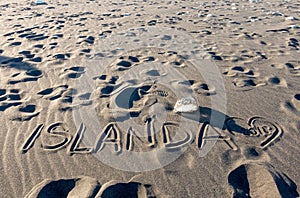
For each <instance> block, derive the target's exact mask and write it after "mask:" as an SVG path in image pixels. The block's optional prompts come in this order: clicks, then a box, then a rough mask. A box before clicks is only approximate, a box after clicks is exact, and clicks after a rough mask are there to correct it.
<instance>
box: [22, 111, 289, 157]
mask: <svg viewBox="0 0 300 198" xmlns="http://www.w3.org/2000/svg"><path fill="white" fill-rule="evenodd" d="M241 120H242V119H241V118H235V117H232V118H227V119H226V120H225V125H224V126H225V129H217V128H215V127H213V126H211V125H210V123H209V122H204V123H201V124H199V129H198V131H197V132H196V134H195V135H193V134H192V133H189V132H184V135H183V136H181V137H182V138H181V139H180V140H176V141H173V140H172V135H171V134H172V133H171V132H170V130H171V128H172V129H174V128H177V129H179V124H178V123H175V122H164V123H163V125H162V127H161V130H160V131H159V132H158V133H153V132H151V129H149V128H148V127H146V129H145V130H146V133H147V134H149V136H147V137H146V138H144V139H145V140H143V138H140V137H139V136H138V135H137V133H136V132H135V131H134V130H133V129H132V128H130V129H129V130H128V131H127V132H126V133H125V132H124V131H122V130H120V129H119V127H118V125H117V123H115V122H111V123H109V124H107V125H106V126H105V127H104V128H103V129H102V131H100V133H99V134H96V138H92V140H93V141H94V144H93V145H90V146H85V147H80V144H81V142H84V141H83V137H84V133H86V130H87V128H86V126H85V125H84V124H83V123H81V124H80V127H79V128H78V130H77V132H76V133H75V135H73V136H72V134H71V133H70V131H69V130H68V129H66V127H65V124H64V123H63V122H56V123H53V124H50V125H49V126H48V127H47V128H46V129H45V130H44V128H45V126H44V124H40V125H38V126H37V127H36V128H35V129H34V130H33V131H32V132H31V134H30V135H29V136H28V137H27V138H26V140H25V142H24V144H23V145H22V153H27V152H28V151H29V150H30V149H31V148H33V147H34V144H35V142H37V141H39V139H41V142H42V143H41V147H40V148H41V149H42V150H44V151H58V150H61V149H64V148H66V149H67V153H68V154H70V155H72V154H89V153H96V152H100V151H101V150H102V149H103V148H104V147H105V146H111V148H112V149H113V152H115V153H119V152H122V150H123V149H125V150H127V151H133V150H134V146H135V143H138V142H139V143H140V144H144V146H146V147H148V148H150V149H154V148H159V147H161V148H165V149H166V150H170V151H171V150H172V149H180V148H183V147H185V146H187V145H188V144H190V143H193V142H195V144H196V145H197V147H198V149H199V150H200V151H201V150H202V149H203V148H204V146H205V144H206V142H207V141H213V140H215V141H217V140H218V141H223V142H225V143H226V145H227V146H228V147H229V149H232V150H237V149H238V145H237V144H236V143H235V137H236V135H242V136H248V137H250V138H251V137H253V138H259V139H260V140H259V142H260V143H259V147H260V148H262V149H265V148H267V147H268V146H269V145H271V144H272V143H274V142H275V141H276V140H277V139H279V138H280V137H281V135H282V133H283V130H282V128H281V127H280V126H279V125H278V124H277V123H273V122H270V121H267V120H266V119H264V118H261V117H252V118H250V119H249V120H248V123H247V124H248V128H247V127H241V126H239V125H238V124H237V123H238V122H240V121H241ZM147 129H148V130H149V131H147ZM209 130H213V131H214V133H213V134H214V135H211V134H209V132H208V131H209ZM177 132H178V133H180V131H177ZM51 139H52V140H53V141H51ZM158 139H160V140H158ZM45 140H46V141H45ZM49 142H51V143H49ZM53 142H55V143H53ZM158 142H160V143H161V144H159V143H158ZM85 143H86V141H85ZM137 145H138V144H137Z"/></svg>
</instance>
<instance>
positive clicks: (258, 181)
mask: <svg viewBox="0 0 300 198" xmlns="http://www.w3.org/2000/svg"><path fill="white" fill-rule="evenodd" d="M228 184H229V185H230V186H231V187H232V189H233V193H232V196H233V197H234V198H242V197H249V198H250V197H270V198H271V197H291V198H293V197H294V198H295V197H298V196H299V194H298V192H297V186H296V184H295V183H294V182H293V181H292V180H291V179H290V178H289V177H288V176H287V175H285V174H284V173H282V172H280V171H278V170H276V169H275V168H274V167H273V166H272V165H270V164H268V163H246V164H242V165H240V166H238V167H237V168H235V169H233V170H232V171H231V172H230V173H229V175H228Z"/></svg>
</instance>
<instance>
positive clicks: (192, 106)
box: [174, 97, 198, 113]
mask: <svg viewBox="0 0 300 198" xmlns="http://www.w3.org/2000/svg"><path fill="white" fill-rule="evenodd" d="M197 110H198V105H197V101H196V100H195V99H194V98H192V97H188V98H181V99H180V100H177V102H176V104H175V107H174V111H175V112H179V113H190V112H195V111H197Z"/></svg>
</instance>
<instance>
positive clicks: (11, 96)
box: [0, 89, 25, 111]
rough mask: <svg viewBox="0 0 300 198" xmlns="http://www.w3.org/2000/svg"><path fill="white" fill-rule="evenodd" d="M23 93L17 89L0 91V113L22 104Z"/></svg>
mask: <svg viewBox="0 0 300 198" xmlns="http://www.w3.org/2000/svg"><path fill="white" fill-rule="evenodd" d="M24 102H25V100H24V99H23V93H22V91H20V90H19V89H0V111H5V110H6V109H8V108H10V107H13V106H19V105H21V104H23V103H24Z"/></svg>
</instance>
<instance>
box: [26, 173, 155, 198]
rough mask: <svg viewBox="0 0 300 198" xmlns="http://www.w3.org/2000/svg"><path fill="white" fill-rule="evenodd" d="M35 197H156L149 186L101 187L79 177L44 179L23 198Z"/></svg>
mask: <svg viewBox="0 0 300 198" xmlns="http://www.w3.org/2000/svg"><path fill="white" fill-rule="evenodd" d="M58 195H59V196H58ZM36 197H43V198H52V197H60V198H67V197H81V198H88V197H97V198H139V197H140V198H146V197H147V198H154V197H156V196H155V194H154V191H153V189H152V186H151V185H149V184H141V183H138V182H128V183H122V182H118V181H110V182H107V183H105V184H103V185H101V184H100V182H99V181H97V180H96V179H94V178H91V177H87V176H81V177H78V178H73V179H59V180H50V179H46V180H44V181H42V182H41V183H39V184H37V185H36V186H34V187H33V189H32V190H31V191H30V192H29V193H28V194H27V195H26V196H25V198H36Z"/></svg>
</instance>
